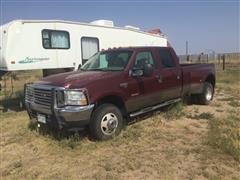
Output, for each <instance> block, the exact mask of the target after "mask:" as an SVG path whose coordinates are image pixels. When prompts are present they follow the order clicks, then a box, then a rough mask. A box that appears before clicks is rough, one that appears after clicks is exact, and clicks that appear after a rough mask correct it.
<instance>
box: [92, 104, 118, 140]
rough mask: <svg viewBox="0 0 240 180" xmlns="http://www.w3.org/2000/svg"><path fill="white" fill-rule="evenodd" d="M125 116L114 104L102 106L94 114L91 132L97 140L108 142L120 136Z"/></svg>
mask: <svg viewBox="0 0 240 180" xmlns="http://www.w3.org/2000/svg"><path fill="white" fill-rule="evenodd" d="M122 128H123V116H122V113H121V111H120V110H119V108H117V107H116V106H114V105H113V104H102V105H100V106H99V107H97V109H96V110H95V111H94V112H93V116H92V118H91V122H90V132H91V135H92V137H93V138H94V139H96V140H108V139H111V138H113V137H115V136H117V135H119V134H120V132H121V130H122Z"/></svg>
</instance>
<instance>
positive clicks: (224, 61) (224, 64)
mask: <svg viewBox="0 0 240 180" xmlns="http://www.w3.org/2000/svg"><path fill="white" fill-rule="evenodd" d="M222 58H223V71H224V70H225V54H224V55H223V57H222Z"/></svg>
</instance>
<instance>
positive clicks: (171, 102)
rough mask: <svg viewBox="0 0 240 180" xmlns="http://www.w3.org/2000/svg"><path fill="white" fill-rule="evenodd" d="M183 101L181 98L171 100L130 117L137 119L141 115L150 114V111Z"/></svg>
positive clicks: (132, 114)
mask: <svg viewBox="0 0 240 180" xmlns="http://www.w3.org/2000/svg"><path fill="white" fill-rule="evenodd" d="M181 100H182V99H181V98H178V99H173V100H170V101H166V102H164V103H162V104H158V105H156V106H151V107H147V108H144V109H141V110H140V111H137V112H134V113H131V114H130V115H129V116H130V117H136V116H139V115H141V114H144V113H147V112H150V111H154V110H156V109H158V108H161V107H164V106H167V105H169V104H173V103H176V102H179V101H181Z"/></svg>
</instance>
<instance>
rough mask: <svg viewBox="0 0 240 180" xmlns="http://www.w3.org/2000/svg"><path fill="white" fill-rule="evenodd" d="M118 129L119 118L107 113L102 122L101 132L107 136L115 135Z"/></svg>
mask: <svg viewBox="0 0 240 180" xmlns="http://www.w3.org/2000/svg"><path fill="white" fill-rule="evenodd" d="M117 127H118V118H117V116H116V115H115V114H113V113H107V114H105V115H104V116H103V118H102V120H101V130H102V132H103V134H105V135H113V134H114V133H115V131H116V129H117Z"/></svg>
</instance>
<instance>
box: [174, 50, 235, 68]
mask: <svg viewBox="0 0 240 180" xmlns="http://www.w3.org/2000/svg"><path fill="white" fill-rule="evenodd" d="M178 57H179V60H180V63H181V64H184V63H189V64H192V63H214V64H215V66H216V68H217V69H218V70H220V69H221V70H226V69H230V70H234V69H237V68H236V67H237V66H238V67H239V66H240V53H225V54H203V53H201V54H192V55H179V56H178Z"/></svg>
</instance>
